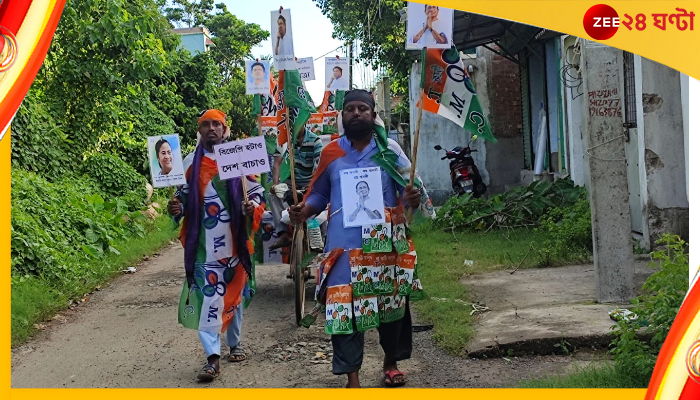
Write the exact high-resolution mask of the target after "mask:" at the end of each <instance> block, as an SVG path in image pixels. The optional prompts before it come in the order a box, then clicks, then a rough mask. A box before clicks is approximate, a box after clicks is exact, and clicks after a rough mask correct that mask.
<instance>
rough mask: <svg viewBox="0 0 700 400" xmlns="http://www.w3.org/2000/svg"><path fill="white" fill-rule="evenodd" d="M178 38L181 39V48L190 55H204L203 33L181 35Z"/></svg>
mask: <svg viewBox="0 0 700 400" xmlns="http://www.w3.org/2000/svg"><path fill="white" fill-rule="evenodd" d="M180 38H181V39H182V46H183V47H184V48H186V49H187V50H189V51H190V53H192V55H195V54H197V53H198V52H199V53H204V52H205V50H206V49H205V47H204V39H205V36H204V34H203V33H195V34H189V35H181V36H180Z"/></svg>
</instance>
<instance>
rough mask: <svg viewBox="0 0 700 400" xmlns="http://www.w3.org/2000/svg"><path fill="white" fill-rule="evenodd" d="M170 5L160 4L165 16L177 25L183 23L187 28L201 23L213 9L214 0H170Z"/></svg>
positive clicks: (180, 25)
mask: <svg viewBox="0 0 700 400" xmlns="http://www.w3.org/2000/svg"><path fill="white" fill-rule="evenodd" d="M172 2H173V5H172V6H171V7H165V5H164V4H163V5H161V9H162V10H163V13H164V14H165V16H166V18H168V20H169V21H170V22H172V23H174V24H175V25H177V26H178V27H182V25H185V26H186V27H188V28H191V27H193V26H199V25H202V24H203V22H204V19H205V18H206V16H208V15H209V14H210V13H211V12H212V10H213V9H214V0H200V1H199V2H196V1H189V0H172Z"/></svg>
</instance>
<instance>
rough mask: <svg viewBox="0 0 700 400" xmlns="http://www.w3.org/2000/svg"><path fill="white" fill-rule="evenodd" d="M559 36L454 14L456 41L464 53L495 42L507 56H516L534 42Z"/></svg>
mask: <svg viewBox="0 0 700 400" xmlns="http://www.w3.org/2000/svg"><path fill="white" fill-rule="evenodd" d="M560 35H561V33H559V32H554V31H548V30H546V29H543V28H539V27H536V26H532V25H525V24H521V23H518V22H513V21H508V20H505V19H500V18H494V17H489V16H487V15H481V14H474V13H467V12H464V11H459V10H455V12H454V36H453V42H454V43H455V46H457V49H458V50H461V51H465V50H467V49H471V48H474V47H478V46H483V45H488V44H490V43H496V44H498V47H499V48H500V49H501V51H503V52H504V53H505V54H504V55H508V56H515V55H516V54H518V53H519V52H520V51H521V50H522V49H524V48H526V47H527V46H528V44H529V43H530V42H532V41H543V40H546V39H549V38H552V37H556V36H560Z"/></svg>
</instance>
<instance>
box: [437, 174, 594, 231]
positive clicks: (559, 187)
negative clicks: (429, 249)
mask: <svg viewBox="0 0 700 400" xmlns="http://www.w3.org/2000/svg"><path fill="white" fill-rule="evenodd" d="M585 197H586V189H585V188H584V187H581V186H575V185H574V183H573V181H571V180H569V179H559V180H558V181H556V182H554V183H551V182H546V181H536V182H533V183H532V184H530V185H529V186H523V187H518V188H515V189H512V190H510V191H507V192H505V193H499V194H497V195H494V196H491V197H489V198H484V197H481V198H478V199H475V198H472V197H471V196H470V195H463V196H461V197H452V198H450V199H449V200H448V201H447V203H445V205H444V206H443V207H442V208H441V209H440V210H439V211H438V218H437V219H436V224H437V225H438V226H439V227H443V228H446V227H455V228H462V229H476V230H489V229H492V228H507V229H513V228H519V227H536V226H538V224H539V219H540V217H541V216H542V215H544V214H545V213H546V212H547V211H549V210H550V209H552V208H556V207H568V206H570V205H572V204H574V203H576V202H577V201H579V199H582V198H585Z"/></svg>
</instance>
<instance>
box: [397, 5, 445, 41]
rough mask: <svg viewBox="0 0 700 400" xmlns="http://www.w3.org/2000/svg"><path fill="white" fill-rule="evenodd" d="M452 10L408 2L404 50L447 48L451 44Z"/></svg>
mask: <svg viewBox="0 0 700 400" xmlns="http://www.w3.org/2000/svg"><path fill="white" fill-rule="evenodd" d="M453 15H454V10H452V9H449V8H443V7H438V6H431V5H427V4H422V3H411V2H408V24H407V26H406V50H421V49H422V48H424V47H427V48H429V49H431V48H439V49H449V48H450V47H451V46H452V25H453Z"/></svg>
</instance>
